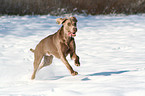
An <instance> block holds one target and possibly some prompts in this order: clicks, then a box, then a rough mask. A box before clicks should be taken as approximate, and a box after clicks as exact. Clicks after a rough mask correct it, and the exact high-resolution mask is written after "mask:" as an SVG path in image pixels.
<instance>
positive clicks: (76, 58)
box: [69, 39, 80, 66]
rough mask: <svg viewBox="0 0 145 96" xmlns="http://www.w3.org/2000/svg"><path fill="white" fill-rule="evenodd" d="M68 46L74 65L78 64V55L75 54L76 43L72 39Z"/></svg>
mask: <svg viewBox="0 0 145 96" xmlns="http://www.w3.org/2000/svg"><path fill="white" fill-rule="evenodd" d="M69 46H70V57H71V59H74V61H75V65H76V66H80V61H79V56H78V55H77V54H76V44H75V41H74V39H73V40H72V41H71V42H70V44H69Z"/></svg>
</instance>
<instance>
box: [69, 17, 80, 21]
mask: <svg viewBox="0 0 145 96" xmlns="http://www.w3.org/2000/svg"><path fill="white" fill-rule="evenodd" d="M70 19H72V20H73V21H74V22H78V20H77V18H76V17H70Z"/></svg>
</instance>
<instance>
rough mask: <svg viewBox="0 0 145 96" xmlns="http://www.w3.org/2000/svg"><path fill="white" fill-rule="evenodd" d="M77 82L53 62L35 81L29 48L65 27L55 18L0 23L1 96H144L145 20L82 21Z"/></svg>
mask: <svg viewBox="0 0 145 96" xmlns="http://www.w3.org/2000/svg"><path fill="white" fill-rule="evenodd" d="M76 17H77V19H78V21H79V22H78V32H77V36H76V37H75V41H76V45H77V47H76V48H77V54H78V55H79V56H80V58H81V59H80V61H81V66H80V67H76V66H75V65H74V64H73V63H74V62H73V61H72V60H70V59H69V56H68V60H69V62H70V64H71V65H72V67H73V68H74V70H76V71H78V72H79V74H78V75H77V76H71V75H70V73H69V71H68V70H67V68H66V67H65V65H64V64H63V63H62V62H61V61H60V60H59V59H57V58H54V60H53V63H52V65H50V66H48V67H46V68H43V69H41V70H40V71H39V72H38V73H37V75H36V79H35V80H30V78H31V74H32V72H33V59H34V57H33V53H32V52H30V51H29V49H30V48H35V46H36V44H38V42H39V41H40V40H41V39H43V38H44V37H46V36H48V35H50V34H52V33H54V32H56V31H57V30H58V29H59V28H60V27H61V26H60V25H57V24H56V23H55V22H56V21H55V19H56V18H59V17H55V16H49V15H44V16H1V17H0V96H59V95H61V96H145V43H144V42H145V15H144V14H141V15H129V16H126V15H116V16H114V15H106V16H105V15H98V16H88V17H85V16H78V15H76Z"/></svg>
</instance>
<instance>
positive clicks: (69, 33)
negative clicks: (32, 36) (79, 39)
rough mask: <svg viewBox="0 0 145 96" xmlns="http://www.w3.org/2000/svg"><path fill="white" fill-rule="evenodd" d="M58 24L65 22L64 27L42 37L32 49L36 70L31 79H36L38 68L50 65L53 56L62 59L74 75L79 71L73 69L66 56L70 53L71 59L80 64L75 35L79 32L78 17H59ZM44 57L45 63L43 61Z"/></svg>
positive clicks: (77, 64)
mask: <svg viewBox="0 0 145 96" xmlns="http://www.w3.org/2000/svg"><path fill="white" fill-rule="evenodd" d="M56 21H57V23H58V24H63V25H62V27H61V28H60V29H59V30H58V31H57V32H56V33H54V34H52V35H50V36H48V37H46V38H44V39H42V40H41V41H40V42H39V44H38V45H37V46H36V48H35V50H33V49H30V51H32V52H34V72H33V74H32V77H31V79H35V75H36V72H37V70H38V69H41V68H43V67H45V66H48V65H50V64H51V63H52V59H53V56H55V57H57V58H59V59H61V61H62V62H63V63H64V64H65V66H66V67H67V69H68V70H69V71H70V73H71V74H72V76H75V75H77V74H78V73H77V72H76V71H74V70H73V68H72V67H71V66H70V64H69V62H68V61H67V59H66V56H67V55H68V54H70V57H71V59H74V61H75V65H76V66H80V62H79V56H77V55H76V51H75V50H76V45H75V40H74V37H75V36H76V32H77V27H76V23H77V19H76V18H75V17H70V18H68V19H66V18H58V19H57V20H56ZM43 57H44V60H43V63H42V64H40V63H41V60H42V58H43Z"/></svg>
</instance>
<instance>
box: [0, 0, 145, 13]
mask: <svg viewBox="0 0 145 96" xmlns="http://www.w3.org/2000/svg"><path fill="white" fill-rule="evenodd" d="M144 12H145V0H0V14H1V15H3V14H8V15H38V14H40V15H42V14H51V15H62V14H68V13H72V14H84V15H88V14H91V15H98V14H112V13H115V14H118V13H123V14H136V13H144Z"/></svg>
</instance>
